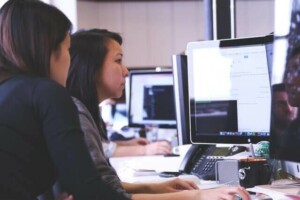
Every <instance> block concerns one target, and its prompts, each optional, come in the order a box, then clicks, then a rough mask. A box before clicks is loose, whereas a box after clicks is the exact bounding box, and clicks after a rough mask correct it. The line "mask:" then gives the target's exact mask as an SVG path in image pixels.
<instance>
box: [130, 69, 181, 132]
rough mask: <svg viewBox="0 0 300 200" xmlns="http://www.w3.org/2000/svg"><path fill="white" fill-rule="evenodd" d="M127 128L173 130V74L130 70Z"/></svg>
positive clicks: (174, 126) (174, 123)
mask: <svg viewBox="0 0 300 200" xmlns="http://www.w3.org/2000/svg"><path fill="white" fill-rule="evenodd" d="M129 79H130V97H129V113H128V116H129V126H130V127H144V126H146V125H158V126H159V127H160V128H176V117H175V103H174V88H173V75H172V71H147V70H139V71H131V72H130V73H129Z"/></svg>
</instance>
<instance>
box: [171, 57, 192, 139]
mask: <svg viewBox="0 0 300 200" xmlns="http://www.w3.org/2000/svg"><path fill="white" fill-rule="evenodd" d="M172 65H173V76H174V95H175V96H174V98H175V107H176V123H177V133H178V144H179V145H184V144H191V139H190V127H189V123H190V121H189V93H188V74H187V73H188V71H187V56H186V55H172Z"/></svg>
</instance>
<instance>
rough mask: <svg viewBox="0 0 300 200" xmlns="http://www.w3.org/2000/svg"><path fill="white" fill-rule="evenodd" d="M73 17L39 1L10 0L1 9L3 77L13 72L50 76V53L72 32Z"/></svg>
mask: <svg viewBox="0 0 300 200" xmlns="http://www.w3.org/2000/svg"><path fill="white" fill-rule="evenodd" d="M71 28H72V24H71V22H70V20H69V19H68V18H67V17H66V16H65V15H64V14H63V13H62V12H61V11H60V10H58V9H57V8H56V7H54V6H51V5H48V4H46V3H43V2H41V1H38V0H9V1H8V2H7V3H5V4H4V5H3V7H2V8H1V10H0V80H1V78H3V77H4V76H11V75H13V74H31V75H37V76H41V77H49V73H50V57H51V53H52V52H53V51H55V50H57V49H58V48H59V45H60V43H61V42H62V41H63V40H64V39H65V37H66V35H67V34H68V33H69V32H70V30H71Z"/></svg>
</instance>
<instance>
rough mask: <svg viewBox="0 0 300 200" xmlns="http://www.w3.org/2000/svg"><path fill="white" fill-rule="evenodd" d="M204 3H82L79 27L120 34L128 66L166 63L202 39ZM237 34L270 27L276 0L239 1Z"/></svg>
mask: <svg viewBox="0 0 300 200" xmlns="http://www.w3.org/2000/svg"><path fill="white" fill-rule="evenodd" d="M203 5H204V4H203V1H165V2H142V1H141V2H82V1H79V2H78V4H77V14H78V29H81V28H95V27H97V28H105V29H108V30H111V31H115V32H118V33H120V34H121V35H122V37H123V38H124V45H123V50H124V63H125V64H127V66H128V67H141V66H170V65H171V55H172V54H178V53H180V52H182V51H184V49H185V48H186V44H187V43H188V42H189V41H195V40H199V39H203V38H204V28H205V27H204V13H203V12H204V7H203ZM236 19H237V21H236V25H237V37H248V36H256V35H265V34H268V33H270V32H272V31H273V29H274V28H273V26H274V25H273V24H274V0H237V2H236Z"/></svg>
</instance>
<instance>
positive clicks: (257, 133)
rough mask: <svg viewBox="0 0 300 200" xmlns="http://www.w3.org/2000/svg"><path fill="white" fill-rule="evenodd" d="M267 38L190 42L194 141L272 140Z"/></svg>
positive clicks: (191, 118)
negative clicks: (270, 137)
mask: <svg viewBox="0 0 300 200" xmlns="http://www.w3.org/2000/svg"><path fill="white" fill-rule="evenodd" d="M267 38H269V37H254V38H241V39H230V40H219V41H217V40H216V41H203V42H193V43H189V44H188V76H189V88H188V89H189V100H190V120H191V140H192V142H194V143H231V144H236V143H256V142H259V141H261V140H268V139H269V135H270V112H271V111H270V110H271V91H270V79H269V67H268V64H269V63H268V60H267V57H268V54H267V49H266V43H267V42H268V41H266V39H267Z"/></svg>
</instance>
